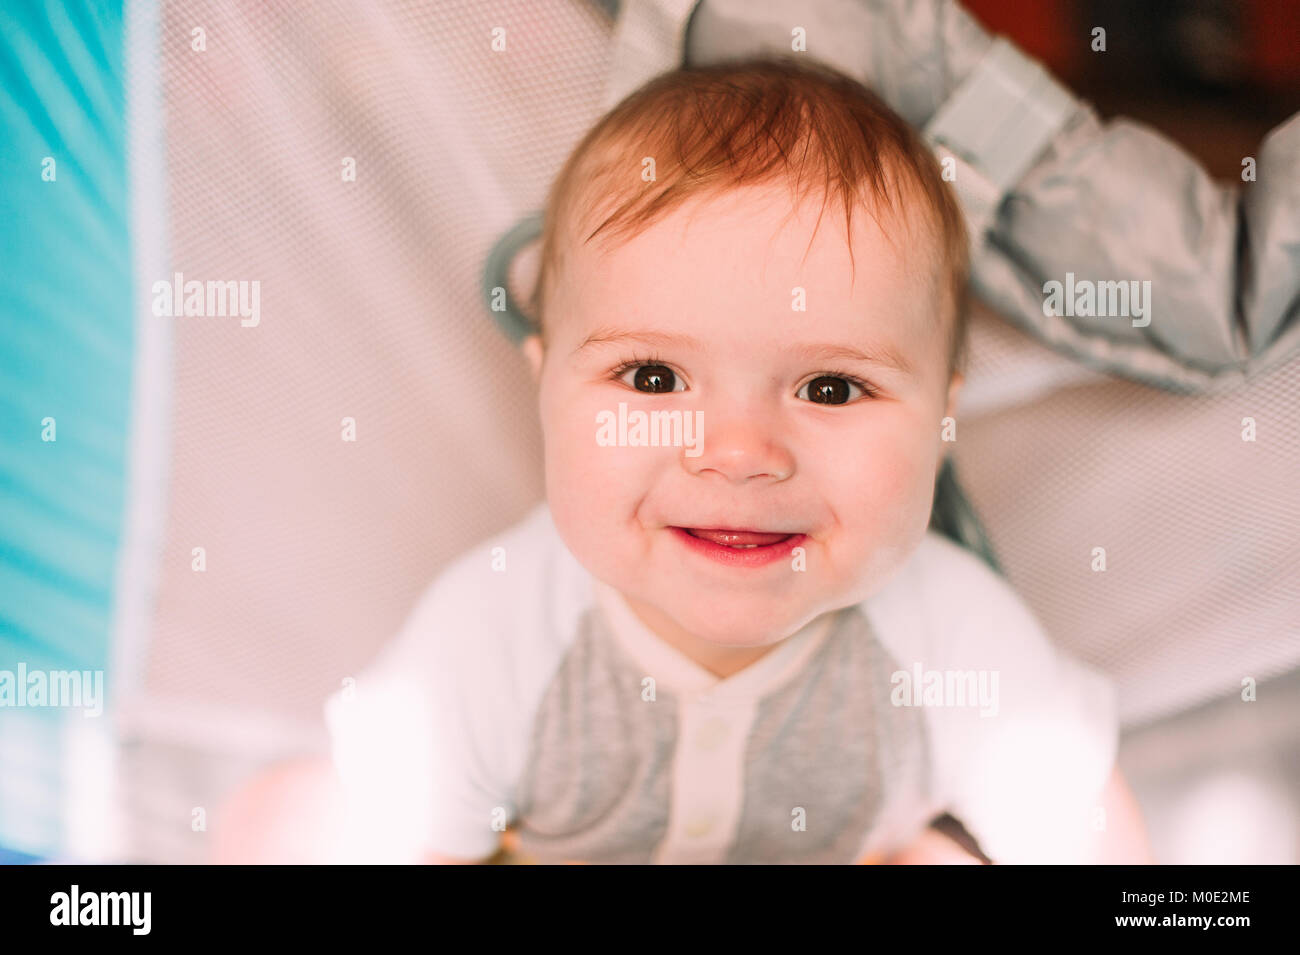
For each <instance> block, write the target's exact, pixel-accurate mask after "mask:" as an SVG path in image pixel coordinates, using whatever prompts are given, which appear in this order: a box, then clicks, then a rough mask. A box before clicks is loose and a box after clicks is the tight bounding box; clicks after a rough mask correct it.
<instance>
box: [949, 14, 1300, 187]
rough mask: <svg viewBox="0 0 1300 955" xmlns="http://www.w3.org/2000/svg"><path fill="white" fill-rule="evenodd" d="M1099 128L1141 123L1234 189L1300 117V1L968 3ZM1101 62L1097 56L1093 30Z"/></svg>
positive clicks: (983, 21) (982, 20)
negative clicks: (1034, 60)
mask: <svg viewBox="0 0 1300 955" xmlns="http://www.w3.org/2000/svg"><path fill="white" fill-rule="evenodd" d="M964 2H965V6H966V7H967V9H969V10H970V11H971V13H973V14H975V16H976V17H978V18H979V20H980V21H981V22H982V23H983V24H984V25H985V26H986V27H987V28H988V29H989V30H991V31H992V32H994V33H1003V34H1006V35H1007V36H1009V37H1010V38H1011V39H1013V40H1014V41H1015V42H1016V43H1017V44H1019V45H1020V47H1021V48H1022V49H1024V50H1025V52H1027V53H1029V54H1030V55H1031V56H1035V57H1038V58H1039V59H1041V60H1042V61H1043V64H1044V65H1045V66H1047V67H1048V68H1049V69H1050V70H1051V71H1052V72H1053V73H1055V74H1056V75H1057V77H1059V78H1060V79H1061V80H1063V81H1064V82H1065V84H1066V85H1067V86H1069V87H1070V88H1071V89H1072V90H1074V92H1075V93H1077V94H1078V95H1079V96H1082V97H1083V98H1085V99H1087V100H1089V101H1090V102H1091V103H1092V105H1093V106H1094V107H1095V108H1096V110H1097V111H1098V113H1099V114H1100V115H1101V117H1102V118H1103V119H1107V118H1110V117H1113V116H1118V115H1123V116H1126V117H1129V118H1131V119H1135V120H1139V121H1141V122H1144V123H1148V124H1150V125H1151V126H1153V127H1155V128H1156V129H1159V130H1160V131H1161V132H1163V133H1165V134H1166V135H1168V136H1169V137H1171V138H1172V139H1174V140H1175V141H1176V142H1178V143H1179V144H1180V145H1181V146H1183V147H1184V148H1185V149H1187V150H1188V151H1189V152H1190V153H1192V154H1193V155H1195V156H1197V157H1198V158H1200V159H1201V160H1202V161H1203V162H1204V163H1205V165H1206V168H1207V169H1208V170H1209V171H1210V172H1211V174H1213V175H1214V176H1216V177H1218V178H1233V179H1236V178H1238V177H1239V176H1240V175H1241V160H1242V157H1244V156H1249V155H1253V154H1254V151H1255V150H1256V149H1257V148H1258V146H1259V141H1260V138H1261V137H1262V136H1263V135H1264V134H1265V133H1266V132H1268V131H1269V130H1270V129H1272V128H1273V127H1274V126H1276V125H1277V124H1278V123H1280V122H1282V121H1283V120H1284V119H1286V118H1287V117H1288V116H1290V115H1291V114H1293V113H1295V112H1296V110H1297V109H1300V2H1297V0H1136V2H1134V0H964ZM1097 26H1101V27H1104V28H1105V29H1106V52H1104V53H1094V52H1092V50H1091V48H1090V45H1091V44H1090V37H1091V32H1092V29H1093V28H1094V27H1097Z"/></svg>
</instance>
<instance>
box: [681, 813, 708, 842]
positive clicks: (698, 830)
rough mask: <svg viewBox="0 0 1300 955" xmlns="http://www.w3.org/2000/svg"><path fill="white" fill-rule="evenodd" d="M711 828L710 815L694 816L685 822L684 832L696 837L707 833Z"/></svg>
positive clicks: (693, 837)
mask: <svg viewBox="0 0 1300 955" xmlns="http://www.w3.org/2000/svg"><path fill="white" fill-rule="evenodd" d="M712 828H713V819H712V817H710V816H696V817H695V818H694V819H692V820H691V821H690V822H688V823H687V824H686V834H687V835H688V836H690V837H691V838H692V839H698V838H700V837H701V836H706V835H708V834H709V830H711V829H712Z"/></svg>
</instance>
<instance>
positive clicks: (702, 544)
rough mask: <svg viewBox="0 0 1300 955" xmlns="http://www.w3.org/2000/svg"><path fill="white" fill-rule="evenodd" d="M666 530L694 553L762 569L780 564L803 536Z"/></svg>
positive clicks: (698, 528) (684, 528) (685, 528)
mask: <svg viewBox="0 0 1300 955" xmlns="http://www.w3.org/2000/svg"><path fill="white" fill-rule="evenodd" d="M669 530H671V531H672V532H673V535H674V536H675V537H676V538H677V539H678V540H679V541H681V542H682V543H683V544H685V545H686V546H687V547H688V548H689V549H690V550H692V551H693V552H695V553H697V554H700V555H701V556H704V557H708V558H710V559H712V560H714V561H717V562H719V563H722V564H727V565H729V566H733V567H761V566H763V565H765V564H770V563H772V562H773V561H777V560H782V559H784V558H785V557H787V556H788V555H789V553H790V551H792V550H793V549H794V548H795V547H798V546H799V544H801V543H802V542H803V539H804V537H805V535H804V534H784V533H777V532H764V531H734V530H722V529H713V528H700V527H690V528H687V527H671V528H669Z"/></svg>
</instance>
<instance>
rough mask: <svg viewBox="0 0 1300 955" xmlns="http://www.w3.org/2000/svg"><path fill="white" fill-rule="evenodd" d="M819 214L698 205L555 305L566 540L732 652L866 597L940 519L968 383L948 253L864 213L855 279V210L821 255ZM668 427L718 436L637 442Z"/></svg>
mask: <svg viewBox="0 0 1300 955" xmlns="http://www.w3.org/2000/svg"><path fill="white" fill-rule="evenodd" d="M819 208H820V200H813V201H811V202H810V203H805V204H804V205H803V207H801V208H800V209H799V210H798V212H797V214H794V215H792V214H791V210H790V204H789V199H788V194H787V191H786V190H785V188H784V187H779V188H770V187H749V188H747V189H745V190H741V191H738V192H733V193H730V194H727V195H724V196H712V197H706V198H704V199H692V200H690V201H688V202H687V203H685V204H683V205H682V206H680V207H678V208H677V209H676V210H674V211H673V212H672V213H670V214H669V215H667V216H665V217H664V218H663V219H661V220H659V221H658V222H657V223H655V224H654V225H653V226H651V227H650V228H649V229H648V230H646V231H645V232H643V233H641V234H640V235H638V236H636V237H634V238H632V239H628V240H623V239H620V240H617V241H616V242H611V243H610V244H609V245H608V246H601V245H600V244H599V240H597V241H596V242H593V243H591V244H589V245H577V244H573V245H570V246H569V247H568V248H566V249H565V261H564V264H563V266H562V268H561V270H560V273H559V275H558V281H557V282H556V283H555V287H554V291H553V292H552V293H551V297H550V300H549V302H548V309H547V334H548V338H549V345H548V348H547V352H546V355H545V360H544V362H543V363H542V365H541V368H540V370H539V376H540V404H541V420H542V427H543V432H544V437H545V445H546V486H547V495H548V498H549V503H550V508H551V513H552V515H553V517H554V520H555V524H556V527H557V529H558V530H559V532H560V535H561V537H562V538H563V539H564V541H565V543H566V544H567V545H568V547H569V549H570V550H571V551H572V552H573V554H574V556H575V557H576V558H577V559H578V560H579V561H580V562H581V563H582V564H583V565H584V566H585V567H586V568H587V569H588V570H589V571H591V573H593V574H594V575H595V576H596V577H598V578H599V579H601V580H603V581H605V582H606V583H607V584H610V585H611V586H613V587H615V588H616V589H618V590H619V591H621V592H622V593H623V594H624V596H625V597H626V598H627V599H628V601H629V602H630V603H631V604H632V606H633V607H634V608H635V609H638V611H639V612H641V614H642V617H643V619H645V618H647V617H652V618H658V619H667V620H669V621H671V622H672V623H673V624H675V625H676V626H677V627H680V628H683V629H685V631H686V632H688V633H690V634H693V635H694V636H695V637H697V638H699V639H701V640H705V641H708V642H710V643H714V644H718V645H724V646H733V647H740V646H750V647H753V646H762V645H768V644H771V643H774V642H776V641H779V640H781V639H784V638H785V637H787V636H789V635H790V634H791V633H793V632H795V631H796V630H798V629H799V628H800V627H802V626H803V625H804V624H806V623H807V622H809V621H810V620H812V619H813V618H814V617H816V616H818V615H819V614H821V613H823V612H826V611H829V610H834V609H838V608H840V607H844V606H848V605H850V604H853V603H857V602H859V601H861V600H863V599H865V598H867V597H868V596H870V595H871V594H872V593H874V592H875V591H876V590H877V589H879V587H880V586H881V585H882V584H883V583H884V581H885V580H886V578H887V577H888V576H889V574H890V573H891V572H892V571H893V570H895V569H896V568H897V567H898V566H899V565H900V564H901V563H902V562H903V561H904V559H905V558H906V557H907V556H908V555H909V554H910V553H911V552H912V550H913V548H914V547H915V546H916V545H917V544H918V543H919V541H920V539H921V537H922V535H923V534H924V533H925V530H926V526H927V524H928V520H929V514H930V505H931V501H932V498H933V493H934V477H935V473H936V469H937V467H938V464H939V461H940V457H941V447H942V445H941V441H940V430H941V421H942V419H943V417H944V415H945V414H946V413H948V411H949V410H950V403H951V401H952V398H953V395H954V394H955V391H956V382H950V381H949V378H948V374H947V362H946V328H945V326H944V323H945V322H946V321H947V319H945V318H943V317H941V316H940V315H938V314H936V313H935V308H936V305H935V303H934V302H933V301H932V296H931V293H930V292H929V288H930V283H929V282H928V281H927V280H926V279H925V277H924V276H923V275H921V274H920V271H919V270H920V269H921V268H922V263H923V262H925V261H927V260H928V254H921V253H917V254H916V255H915V256H914V257H915V259H916V260H917V261H916V262H915V263H913V262H912V261H910V260H911V259H912V258H913V256H911V255H908V248H907V244H908V243H907V240H906V239H904V238H903V237H902V236H897V237H896V238H895V241H896V242H897V243H898V245H899V249H898V251H897V252H896V251H895V250H894V249H893V248H892V247H891V246H890V245H889V243H888V241H887V240H886V238H885V237H884V235H883V234H882V233H881V232H880V229H879V227H878V226H877V225H876V223H875V221H874V220H873V219H872V218H871V217H870V216H869V215H868V214H867V213H866V212H865V211H862V210H855V214H854V217H853V257H854V261H855V262H856V278H855V279H854V280H853V281H851V280H850V276H851V275H852V274H853V272H852V269H851V266H850V253H849V247H848V245H847V243H846V236H845V231H844V220H843V213H842V211H840V210H839V209H838V207H837V206H835V205H834V204H831V205H828V206H827V209H826V213H825V216H824V218H823V220H822V223H821V225H820V227H819V228H818V229H817V231H816V236H815V238H814V237H813V225H814V222H815V221H816V219H817V214H818V211H819ZM783 220H785V221H783ZM810 240H811V246H810V245H809V243H810ZM805 252H806V253H807V254H806V256H805ZM913 269H915V270H916V271H913ZM800 290H802V292H801V291H800ZM803 305H806V310H803V309H801V308H800V307H799V306H803ZM536 354H537V353H536V351H534V352H533V353H532V355H533V357H534V361H535V364H536ZM636 363H639V364H636ZM645 366H649V367H645ZM638 367H645V370H643V371H641V372H639V373H638V370H637V369H638ZM859 382H861V384H859ZM864 386H865V387H864ZM817 399H821V400H820V401H819V400H817ZM620 404H623V405H626V411H627V420H628V422H629V428H628V432H627V435H628V436H627V437H626V439H623V438H622V437H621V435H620V423H619V419H620V409H619V406H620ZM654 411H660V412H673V411H677V412H681V415H680V418H681V419H682V420H683V424H686V423H687V418H688V417H689V419H690V420H689V424H690V425H696V424H702V428H696V429H695V432H694V434H692V432H691V430H689V429H687V428H684V429H683V431H682V433H681V434H682V436H681V441H682V443H683V445H685V443H686V441H687V440H688V439H689V438H692V437H693V438H694V440H695V442H696V446H695V447H691V446H646V443H645V442H644V441H640V442H638V441H637V435H636V432H635V419H636V417H637V416H636V414H635V413H636V412H647V413H649V412H654ZM647 417H648V415H647ZM701 432H702V434H701ZM598 438H599V440H598ZM692 530H694V531H695V533H694V534H693V533H691V531H692ZM717 530H731V531H756V532H764V534H763V536H746V535H737V534H733V535H730V536H728V535H719V534H716V533H709V534H705V533H703V532H706V531H717ZM783 535H792V536H788V537H786V536H783ZM742 543H747V544H755V545H760V546H753V547H748V548H739V547H734V546H730V545H734V544H742Z"/></svg>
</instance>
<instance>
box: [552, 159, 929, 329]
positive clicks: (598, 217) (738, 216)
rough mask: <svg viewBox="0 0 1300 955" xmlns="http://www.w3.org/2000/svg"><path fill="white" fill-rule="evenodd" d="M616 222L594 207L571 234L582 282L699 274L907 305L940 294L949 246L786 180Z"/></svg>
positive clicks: (574, 273)
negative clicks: (901, 300)
mask: <svg viewBox="0 0 1300 955" xmlns="http://www.w3.org/2000/svg"><path fill="white" fill-rule="evenodd" d="M610 222H611V219H610V214H609V213H608V211H607V210H604V209H600V208H598V207H593V208H591V209H589V210H588V213H587V214H586V215H585V216H584V217H583V221H582V223H580V224H579V225H578V227H577V228H574V229H569V230H565V231H566V233H567V235H566V236H565V237H564V240H563V242H564V245H565V246H566V249H565V251H564V253H563V254H564V257H565V258H566V259H569V261H570V264H571V265H572V270H571V276H570V278H571V279H573V280H577V281H582V282H584V283H585V282H587V281H589V279H590V273H601V272H605V273H610V271H611V270H612V273H613V274H609V275H608V277H609V279H610V281H611V282H617V281H622V280H627V279H629V278H633V277H643V278H648V279H649V280H650V281H651V282H653V281H654V279H655V278H656V277H661V278H667V277H669V276H679V277H680V276H683V275H691V274H693V275H696V276H697V277H698V278H700V279H701V280H702V281H704V282H705V283H706V284H708V285H714V284H718V283H724V284H725V283H731V284H732V285H733V286H735V285H737V284H738V283H740V282H744V283H745V284H747V285H749V286H754V285H755V284H762V285H765V286H771V287H774V288H775V289H777V290H781V294H782V295H784V296H786V297H790V296H795V295H796V294H797V293H798V289H797V288H796V286H797V285H801V287H802V289H803V293H804V294H805V295H806V294H807V293H808V292H809V291H810V288H809V286H810V285H811V286H815V287H816V290H817V292H818V293H820V294H821V295H830V294H835V295H836V296H837V297H841V298H842V297H844V296H845V295H849V294H851V295H853V296H855V297H856V296H861V295H875V296H881V295H886V294H889V293H891V292H893V291H895V290H894V289H893V288H892V287H893V286H897V287H898V288H897V289H896V292H897V295H898V296H900V297H905V298H907V299H909V300H910V299H919V298H925V297H926V296H930V295H932V294H933V293H934V291H935V289H936V287H937V283H936V282H935V281H934V279H935V275H936V274H937V273H938V272H939V271H940V270H941V266H942V261H941V257H942V249H941V247H940V245H939V243H938V242H937V241H936V239H935V237H934V236H933V235H932V234H930V233H932V231H933V230H931V229H929V228H927V225H928V224H927V223H926V222H925V221H924V217H923V216H921V215H918V214H917V210H915V209H908V208H894V207H891V206H888V205H885V204H883V203H868V202H861V203H856V204H853V205H852V206H850V207H848V208H846V207H845V206H844V205H843V204H840V203H838V202H837V201H836V199H834V198H833V197H824V196H819V195H815V194H809V195H804V196H796V195H794V194H792V192H791V190H790V188H789V186H788V185H787V184H785V183H782V182H767V183H759V184H752V185H747V186H743V187H735V188H729V189H720V190H714V191H709V192H704V193H700V194H697V195H693V196H690V197H689V198H687V199H684V200H682V201H680V202H679V203H677V204H676V205H674V206H673V207H672V208H669V209H666V210H663V211H661V212H660V213H659V214H658V215H656V216H654V217H652V218H646V219H643V220H641V221H637V222H628V221H623V222H618V221H616V220H615V221H614V227H613V228H609V227H608V224H609V223H610ZM602 225H605V226H606V227H604V228H602V227H601V226H602ZM710 269H716V273H715V274H712V275H711V274H710ZM582 272H586V273H589V274H587V275H582V274H580V273H582ZM642 273H644V274H642ZM782 283H786V284H784V285H783V284H782ZM790 283H794V284H790ZM885 286H889V288H885ZM737 291H738V292H739V291H741V290H740V289H737ZM820 304H825V302H824V301H823V302H822V303H820Z"/></svg>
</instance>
